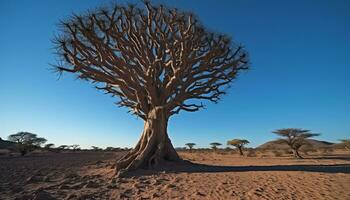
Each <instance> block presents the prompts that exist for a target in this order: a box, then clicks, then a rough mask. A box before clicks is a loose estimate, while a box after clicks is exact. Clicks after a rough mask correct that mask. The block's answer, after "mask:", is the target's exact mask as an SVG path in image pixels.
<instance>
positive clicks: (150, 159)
mask: <svg viewBox="0 0 350 200" xmlns="http://www.w3.org/2000/svg"><path fill="white" fill-rule="evenodd" d="M167 123H168V119H167V117H166V115H165V113H164V112H163V110H162V109H161V108H156V109H154V110H153V111H152V112H151V113H150V114H149V118H148V119H147V120H146V121H145V127H144V131H143V133H142V136H141V139H140V141H139V142H138V143H137V145H136V146H135V148H134V149H133V150H131V151H130V152H128V153H127V154H126V155H125V156H124V157H122V158H121V159H120V160H119V161H117V163H116V175H117V176H122V175H123V174H125V173H126V172H129V171H132V170H135V169H139V168H142V169H154V168H156V167H158V166H159V165H161V164H162V163H163V162H165V161H180V160H181V159H180V157H179V156H178V154H177V152H176V151H175V149H174V147H173V145H172V144H171V141H170V139H169V137H168V134H167Z"/></svg>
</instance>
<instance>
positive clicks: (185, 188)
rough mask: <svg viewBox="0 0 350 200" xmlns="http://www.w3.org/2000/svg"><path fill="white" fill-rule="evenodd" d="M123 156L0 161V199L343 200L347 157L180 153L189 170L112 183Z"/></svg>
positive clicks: (349, 181)
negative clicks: (281, 156) (295, 157)
mask: <svg viewBox="0 0 350 200" xmlns="http://www.w3.org/2000/svg"><path fill="white" fill-rule="evenodd" d="M121 155H122V153H105V152H75V153H74V152H72V153H57V154H56V153H47V154H38V155H28V156H25V157H6V156H1V157H0V199H1V200H2V199H42V200H49V199H210V200H212V199H315V200H319V199H332V200H333V199H344V200H345V199H350V155H345V154H344V155H342V156H327V157H316V158H311V159H310V158H308V159H302V160H296V159H292V158H287V157H283V158H272V157H264V158H260V157H243V158H241V157H238V156H237V155H232V154H227V155H221V154H216V153H183V152H182V153H180V155H181V156H182V157H183V158H184V159H187V160H190V161H192V162H193V163H196V164H192V165H191V164H185V163H184V164H178V165H169V166H165V167H166V168H165V169H163V170H161V171H151V170H138V171H137V172H135V173H133V175H131V176H130V177H128V178H117V179H116V178H113V175H114V171H113V162H114V160H115V159H116V158H118V157H120V156H121Z"/></svg>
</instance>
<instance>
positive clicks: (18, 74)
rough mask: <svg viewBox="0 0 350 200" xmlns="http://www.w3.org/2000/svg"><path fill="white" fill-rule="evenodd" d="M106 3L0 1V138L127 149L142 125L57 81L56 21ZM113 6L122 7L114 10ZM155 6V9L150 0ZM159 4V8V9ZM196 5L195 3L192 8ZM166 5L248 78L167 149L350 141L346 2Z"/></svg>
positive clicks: (181, 127)
mask: <svg viewBox="0 0 350 200" xmlns="http://www.w3.org/2000/svg"><path fill="white" fill-rule="evenodd" d="M110 2H111V1H110V0H108V1H97V0H96V1H92V0H79V1H78V0H60V1H46V0H41V1H39V0H36V1H19V0H18V1H17V0H0V27H1V31H0V36H1V37H0V137H2V138H6V137H7V136H8V135H9V134H13V133H16V132H18V131H29V132H33V133H36V134H38V135H40V136H42V137H45V138H47V139H48V140H49V142H52V143H55V144H75V143H76V144H80V145H82V146H83V147H90V146H91V145H95V146H101V147H106V146H121V147H125V146H128V147H132V146H133V145H134V144H135V143H136V142H137V140H138V138H139V136H140V133H141V130H142V128H143V122H142V121H141V120H140V119H137V118H136V117H135V116H131V115H129V114H128V113H126V111H127V110H126V109H121V108H118V107H117V106H115V105H114V104H113V102H114V101H115V100H114V99H113V98H111V97H110V96H106V95H104V94H102V93H101V92H99V91H97V90H95V89H94V88H93V87H92V85H90V84H89V83H87V82H84V81H81V80H75V78H74V77H73V76H70V75H65V76H63V77H62V78H61V79H60V80H57V75H56V74H53V73H52V72H51V71H50V70H49V69H50V66H49V63H55V55H53V50H52V43H51V41H50V40H51V39H52V38H53V35H54V33H55V32H56V30H57V27H56V25H57V22H58V21H59V20H60V19H64V18H65V17H67V16H68V15H70V14H71V13H72V12H77V13H79V12H82V11H85V10H87V9H90V8H94V7H96V6H100V5H106V4H107V5H108V4H109V3H110ZM118 2H121V1H118ZM156 2H162V1H156ZM164 2H165V1H164ZM199 2H202V3H199ZM217 2H218V1H214V0H211V1H187V0H180V1H175V0H173V1H166V2H165V4H166V5H170V6H175V7H178V8H181V9H185V10H192V11H194V12H195V13H196V14H197V15H198V17H199V18H200V20H201V22H202V23H203V24H204V25H206V26H207V27H208V28H210V29H211V30H215V31H218V32H223V33H227V34H229V35H231V36H233V38H234V39H235V40H236V41H238V42H241V43H243V44H244V45H245V47H246V48H247V50H248V51H249V53H250V57H251V70H250V71H249V72H247V73H244V74H242V75H241V76H240V77H239V78H238V79H237V80H236V81H235V83H234V84H233V87H232V88H231V89H230V90H229V91H228V92H229V94H228V95H226V96H225V97H224V98H223V100H222V101H221V102H220V103H219V104H216V105H213V104H207V109H206V110H202V111H199V112H196V113H181V114H180V115H177V116H174V117H173V118H172V119H171V121H170V124H169V133H170V137H171V139H172V141H173V143H174V145H175V146H177V147H179V146H184V143H186V142H195V143H197V145H198V146H199V147H206V146H208V143H210V142H213V141H218V142H221V143H223V144H224V143H226V141H227V140H228V139H232V138H246V139H248V140H249V141H251V145H250V146H256V145H259V144H261V143H263V142H266V141H268V140H271V139H274V138H276V136H275V135H273V134H272V133H271V131H272V130H274V129H277V128H286V127H300V128H306V129H311V130H312V131H314V132H319V133H322V136H320V137H318V139H321V140H328V141H333V142H335V141H337V139H340V138H349V137H350V92H349V91H350V12H349V10H350V3H349V2H350V1H346V0H344V1H331V0H327V1H326V0H319V1H314V0H300V1H295V0H293V1H292V0H291V1H279V0H276V1H259V0H255V1H252V0H226V1H222V2H221V3H217Z"/></svg>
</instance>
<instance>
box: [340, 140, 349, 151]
mask: <svg viewBox="0 0 350 200" xmlns="http://www.w3.org/2000/svg"><path fill="white" fill-rule="evenodd" d="M340 142H341V143H340V145H342V146H344V148H345V149H347V150H348V151H350V140H349V139H342V140H340Z"/></svg>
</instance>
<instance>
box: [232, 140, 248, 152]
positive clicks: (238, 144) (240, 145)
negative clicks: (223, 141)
mask: <svg viewBox="0 0 350 200" xmlns="http://www.w3.org/2000/svg"><path fill="white" fill-rule="evenodd" d="M246 144H249V141H248V140H244V139H233V140H229V141H227V145H232V146H234V147H236V148H237V149H238V150H239V154H240V155H241V156H243V147H244V145H246Z"/></svg>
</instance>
